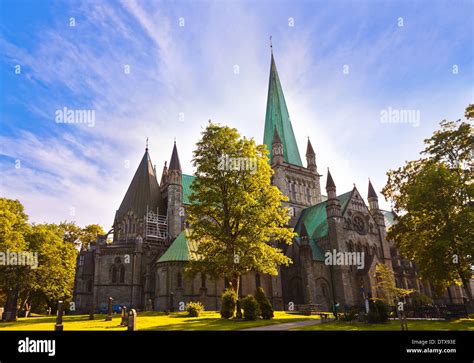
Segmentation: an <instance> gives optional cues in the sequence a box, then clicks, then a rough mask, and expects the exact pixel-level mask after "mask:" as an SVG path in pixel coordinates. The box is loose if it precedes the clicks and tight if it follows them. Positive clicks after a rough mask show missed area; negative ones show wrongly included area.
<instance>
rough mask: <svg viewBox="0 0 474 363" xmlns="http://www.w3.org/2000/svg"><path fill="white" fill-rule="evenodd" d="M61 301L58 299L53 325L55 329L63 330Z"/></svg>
mask: <svg viewBox="0 0 474 363" xmlns="http://www.w3.org/2000/svg"><path fill="white" fill-rule="evenodd" d="M63 313H64V311H63V302H62V301H61V300H59V301H58V315H57V316H56V325H55V326H54V330H55V331H63V330H64V327H63Z"/></svg>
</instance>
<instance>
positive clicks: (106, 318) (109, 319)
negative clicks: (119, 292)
mask: <svg viewBox="0 0 474 363" xmlns="http://www.w3.org/2000/svg"><path fill="white" fill-rule="evenodd" d="M112 301H114V299H113V298H112V297H109V306H108V310H107V316H106V317H105V321H112Z"/></svg>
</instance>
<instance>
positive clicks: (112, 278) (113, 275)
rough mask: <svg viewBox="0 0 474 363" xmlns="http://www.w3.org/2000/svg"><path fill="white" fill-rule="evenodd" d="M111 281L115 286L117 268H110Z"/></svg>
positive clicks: (113, 266)
mask: <svg viewBox="0 0 474 363" xmlns="http://www.w3.org/2000/svg"><path fill="white" fill-rule="evenodd" d="M109 275H110V281H111V282H112V283H113V284H115V283H116V282H117V266H115V265H112V266H110V270H109Z"/></svg>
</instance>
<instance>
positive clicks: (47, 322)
mask: <svg viewBox="0 0 474 363" xmlns="http://www.w3.org/2000/svg"><path fill="white" fill-rule="evenodd" d="M314 319H317V320H318V319H319V315H311V316H305V315H297V314H289V313H286V312H283V311H276V312H275V318H274V319H272V320H257V321H235V320H225V319H221V318H220V315H219V313H218V312H214V311H206V312H203V313H202V315H201V316H200V317H198V318H190V317H187V313H185V312H184V313H171V314H169V315H166V314H165V313H159V312H139V313H138V318H137V329H138V330H240V329H246V328H253V327H259V326H265V325H273V324H282V323H289V322H297V321H306V320H314ZM120 321H121V318H120V315H114V316H113V319H112V321H105V315H104V314H97V315H96V316H95V320H89V315H69V316H65V317H64V318H63V325H64V330H66V331H67V330H69V331H71V330H101V331H124V330H126V328H125V327H122V326H120ZM55 322H56V317H54V316H34V317H30V318H20V319H18V321H16V322H9V323H6V322H0V330H17V331H37V330H54V324H55ZM292 330H346V331H350V330H354V331H357V330H400V323H399V322H398V321H390V322H388V323H387V324H364V323H359V322H342V321H332V322H329V323H325V324H317V325H311V326H306V327H302V328H294V329H292ZM408 330H469V331H474V319H459V320H454V321H433V320H432V321H426V320H423V321H421V320H417V321H408Z"/></svg>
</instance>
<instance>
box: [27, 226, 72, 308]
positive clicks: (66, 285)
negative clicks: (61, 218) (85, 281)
mask: <svg viewBox="0 0 474 363" xmlns="http://www.w3.org/2000/svg"><path fill="white" fill-rule="evenodd" d="M62 237H63V235H62V234H61V233H60V232H59V231H58V228H57V225H54V224H39V225H34V226H33V227H32V230H31V232H30V233H29V234H28V236H27V239H28V241H29V242H30V249H31V250H32V251H35V252H37V253H38V268H36V269H33V270H32V271H31V276H32V283H33V286H32V290H31V291H30V294H31V293H32V292H36V293H38V294H40V295H41V296H43V297H44V300H45V302H46V303H47V304H48V305H49V306H51V307H55V305H56V302H57V301H58V300H63V301H70V299H71V298H72V288H73V285H74V275H75V268H76V257H77V250H76V248H75V246H74V244H71V243H69V242H67V241H64V240H63V239H62Z"/></svg>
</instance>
